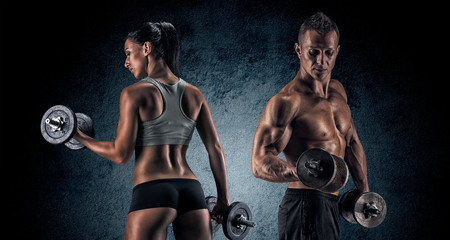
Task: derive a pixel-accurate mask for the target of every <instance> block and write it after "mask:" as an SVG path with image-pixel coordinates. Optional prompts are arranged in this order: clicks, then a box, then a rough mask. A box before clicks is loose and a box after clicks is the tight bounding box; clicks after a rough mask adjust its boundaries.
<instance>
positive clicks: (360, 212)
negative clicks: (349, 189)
mask: <svg viewBox="0 0 450 240" xmlns="http://www.w3.org/2000/svg"><path fill="white" fill-rule="evenodd" d="M370 203H372V204H374V205H375V206H376V207H377V208H378V210H379V211H380V213H379V214H377V215H376V216H374V217H366V214H365V213H364V212H365V211H364V210H365V208H366V205H367V204H370ZM386 213H387V207H386V202H385V201H384V199H383V197H381V196H380V195H379V194H377V193H374V192H366V193H363V194H361V196H359V197H358V198H357V199H356V201H355V211H354V212H353V214H354V217H355V219H356V222H357V223H359V224H360V225H361V226H363V227H366V228H374V227H376V226H378V225H380V224H381V223H382V222H383V221H384V218H385V217H386Z"/></svg>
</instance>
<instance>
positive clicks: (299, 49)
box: [294, 43, 302, 59]
mask: <svg viewBox="0 0 450 240" xmlns="http://www.w3.org/2000/svg"><path fill="white" fill-rule="evenodd" d="M294 49H295V52H296V53H297V56H298V59H300V56H301V55H302V49H301V47H300V44H298V43H295V44H294Z"/></svg>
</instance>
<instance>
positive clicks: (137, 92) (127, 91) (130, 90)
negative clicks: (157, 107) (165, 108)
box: [121, 81, 159, 98]
mask: <svg viewBox="0 0 450 240" xmlns="http://www.w3.org/2000/svg"><path fill="white" fill-rule="evenodd" d="M149 93H150V94H152V93H156V94H158V93H159V91H158V88H157V87H156V86H155V85H153V84H151V83H149V82H145V81H139V82H136V83H134V84H131V85H130V86H128V87H125V88H124V89H123V90H122V93H121V95H122V96H127V97H131V98H140V97H143V96H148V94H149Z"/></svg>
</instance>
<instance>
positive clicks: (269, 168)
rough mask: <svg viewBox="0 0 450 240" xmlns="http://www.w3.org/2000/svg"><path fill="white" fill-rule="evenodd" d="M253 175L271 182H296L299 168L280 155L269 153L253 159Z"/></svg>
mask: <svg viewBox="0 0 450 240" xmlns="http://www.w3.org/2000/svg"><path fill="white" fill-rule="evenodd" d="M252 170H253V175H254V176H255V177H257V178H261V179H263V180H266V181H269V182H277V183H279V182H296V181H299V179H298V177H297V170H296V167H295V166H291V165H289V164H288V163H287V162H286V161H283V160H282V159H280V158H279V157H277V156H275V155H273V154H271V153H269V154H266V155H265V156H264V157H260V158H259V159H258V157H254V159H253V161H252Z"/></svg>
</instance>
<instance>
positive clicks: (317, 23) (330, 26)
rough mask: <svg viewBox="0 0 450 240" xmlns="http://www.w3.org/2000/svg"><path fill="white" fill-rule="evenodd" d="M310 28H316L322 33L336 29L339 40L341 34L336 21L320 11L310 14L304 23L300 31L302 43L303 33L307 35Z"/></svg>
mask: <svg viewBox="0 0 450 240" xmlns="http://www.w3.org/2000/svg"><path fill="white" fill-rule="evenodd" d="M308 30H314V31H316V32H318V33H320V34H327V33H329V32H331V31H335V32H336V34H337V36H338V41H339V36H340V34H339V29H338V27H337V25H336V23H335V22H334V21H333V20H331V18H329V17H328V16H327V15H325V14H324V13H323V12H318V13H316V14H314V15H312V16H310V17H309V18H307V19H306V20H305V21H304V22H303V23H302V25H301V26H300V30H299V32H298V42H299V43H301V41H302V38H303V35H305V33H306V31H308Z"/></svg>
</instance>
